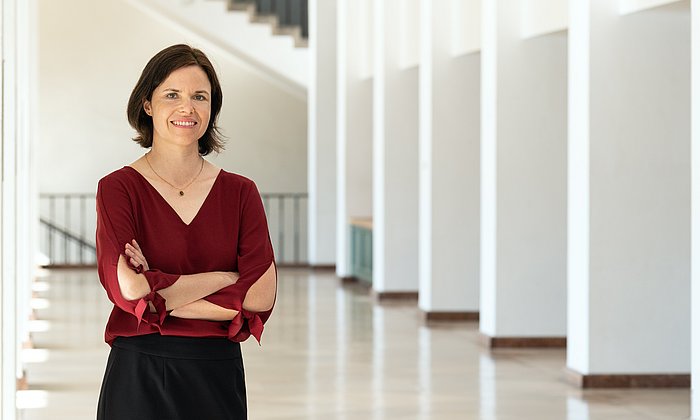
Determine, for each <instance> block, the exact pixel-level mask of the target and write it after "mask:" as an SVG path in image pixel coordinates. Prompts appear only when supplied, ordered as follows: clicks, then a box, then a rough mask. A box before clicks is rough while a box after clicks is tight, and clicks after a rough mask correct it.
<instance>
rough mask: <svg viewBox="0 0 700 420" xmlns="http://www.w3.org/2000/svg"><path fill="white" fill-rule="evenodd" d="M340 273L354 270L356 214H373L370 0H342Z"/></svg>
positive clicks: (339, 5) (339, 53) (339, 10)
mask: <svg viewBox="0 0 700 420" xmlns="http://www.w3.org/2000/svg"><path fill="white" fill-rule="evenodd" d="M337 13H338V14H337V25H338V32H337V39H336V40H337V42H338V44H337V60H338V61H337V68H336V70H337V72H338V73H337V76H338V78H337V88H338V90H337V101H338V102H337V108H336V111H337V119H336V124H337V125H336V129H337V136H336V140H337V149H336V152H337V161H336V165H337V166H336V169H337V179H336V181H337V190H336V193H337V213H336V216H337V220H336V223H337V225H336V274H337V275H338V276H340V277H347V276H349V275H350V274H351V273H350V261H349V260H350V252H349V245H350V229H349V225H348V221H349V220H350V219H351V218H353V217H369V216H371V215H372V84H373V80H372V78H371V73H372V51H373V48H372V43H371V41H372V40H373V37H372V21H373V20H372V7H371V3H370V1H369V0H360V1H358V0H338V3H337Z"/></svg>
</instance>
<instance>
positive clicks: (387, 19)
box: [372, 0, 419, 298]
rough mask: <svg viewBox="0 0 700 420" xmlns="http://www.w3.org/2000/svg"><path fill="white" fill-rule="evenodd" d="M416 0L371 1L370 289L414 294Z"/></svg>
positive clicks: (378, 292)
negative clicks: (372, 72)
mask: <svg viewBox="0 0 700 420" xmlns="http://www.w3.org/2000/svg"><path fill="white" fill-rule="evenodd" d="M417 24H418V0H375V1H374V60H373V63H374V87H373V91H374V102H373V105H372V109H373V111H374V118H373V121H374V135H373V144H374V150H373V152H372V153H373V154H372V157H373V160H374V164H373V169H372V173H373V175H374V181H373V185H372V191H373V200H372V204H373V211H372V216H373V229H372V241H373V243H372V250H373V258H372V263H373V267H372V277H373V278H372V288H373V290H374V292H375V295H376V296H377V297H379V298H389V297H406V295H407V294H408V295H409V296H410V295H412V294H415V295H416V296H417V294H418V42H419V36H418V35H419V28H418V25H417Z"/></svg>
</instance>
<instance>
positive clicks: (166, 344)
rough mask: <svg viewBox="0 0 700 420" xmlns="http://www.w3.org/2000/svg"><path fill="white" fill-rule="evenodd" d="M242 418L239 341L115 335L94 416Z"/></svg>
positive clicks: (127, 419)
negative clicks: (116, 336)
mask: <svg viewBox="0 0 700 420" xmlns="http://www.w3.org/2000/svg"><path fill="white" fill-rule="evenodd" d="M199 419H207V420H246V419H247V408H246V390H245V373H244V371H243V358H242V356H241V346H240V344H239V343H234V342H232V341H230V340H228V339H226V338H193V337H171V336H161V335H159V334H150V335H143V336H137V337H118V338H117V339H116V340H114V342H113V343H112V350H111V351H110V353H109V359H108V360H107V368H106V370H105V376H104V379H103V381H102V389H101V390H100V399H99V402H98V407H97V420H199Z"/></svg>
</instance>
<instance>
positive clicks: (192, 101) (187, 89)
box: [143, 66, 211, 146]
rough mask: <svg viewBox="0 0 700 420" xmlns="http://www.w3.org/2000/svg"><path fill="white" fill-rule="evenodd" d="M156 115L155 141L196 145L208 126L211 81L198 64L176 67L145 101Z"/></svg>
mask: <svg viewBox="0 0 700 420" xmlns="http://www.w3.org/2000/svg"><path fill="white" fill-rule="evenodd" d="M143 108H144V110H145V111H146V113H147V114H148V115H150V116H151V117H152V118H153V143H154V144H155V143H160V142H166V143H173V144H176V145H180V146H191V145H192V144H193V143H194V144H196V143H197V140H199V139H200V138H201V137H202V136H203V135H204V133H205V132H206V131H207V127H208V126H209V117H210V114H211V84H210V83H209V78H208V77H207V74H206V73H204V70H202V69H201V68H199V67H198V66H189V67H183V68H181V69H177V70H175V71H173V72H172V73H170V75H169V76H168V78H167V79H165V80H164V81H163V83H161V84H160V85H159V86H158V87H157V88H156V90H154V91H153V95H152V96H151V100H150V101H146V102H145V103H144V104H143Z"/></svg>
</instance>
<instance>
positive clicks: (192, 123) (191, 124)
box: [170, 121, 197, 128]
mask: <svg viewBox="0 0 700 420" xmlns="http://www.w3.org/2000/svg"><path fill="white" fill-rule="evenodd" d="M170 122H171V123H172V124H173V125H174V126H176V127H185V128H188V127H194V126H195V125H197V123H196V122H195V121H170Z"/></svg>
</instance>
